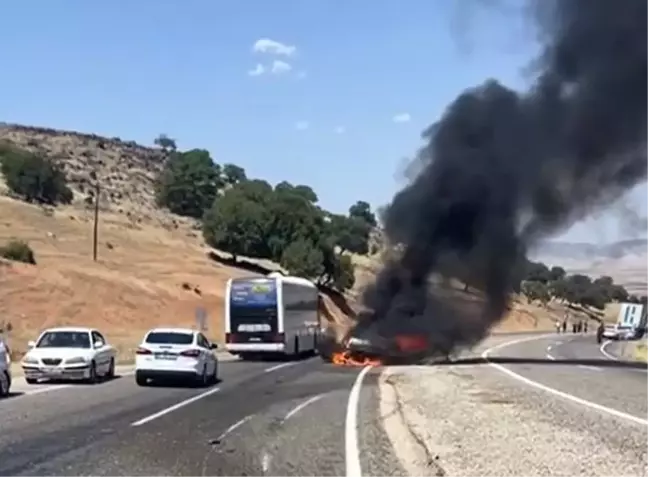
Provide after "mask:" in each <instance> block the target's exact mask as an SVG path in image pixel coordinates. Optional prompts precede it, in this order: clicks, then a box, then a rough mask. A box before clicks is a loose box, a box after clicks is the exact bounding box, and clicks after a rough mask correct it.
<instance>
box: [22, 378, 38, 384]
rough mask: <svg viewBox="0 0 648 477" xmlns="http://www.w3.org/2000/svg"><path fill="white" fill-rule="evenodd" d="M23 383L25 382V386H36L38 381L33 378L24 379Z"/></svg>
mask: <svg viewBox="0 0 648 477" xmlns="http://www.w3.org/2000/svg"><path fill="white" fill-rule="evenodd" d="M25 381H26V382H27V384H38V379H34V378H25Z"/></svg>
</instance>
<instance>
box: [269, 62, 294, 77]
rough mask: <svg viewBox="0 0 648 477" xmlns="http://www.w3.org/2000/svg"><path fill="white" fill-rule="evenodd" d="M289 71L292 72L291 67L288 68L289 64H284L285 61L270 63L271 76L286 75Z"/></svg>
mask: <svg viewBox="0 0 648 477" xmlns="http://www.w3.org/2000/svg"><path fill="white" fill-rule="evenodd" d="M290 70H292V66H290V64H288V63H286V62H285V61H281V60H274V61H273V62H272V69H271V71H272V74H275V75H281V74H284V73H288V72H289V71H290Z"/></svg>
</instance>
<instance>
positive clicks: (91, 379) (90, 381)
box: [86, 361, 97, 384]
mask: <svg viewBox="0 0 648 477" xmlns="http://www.w3.org/2000/svg"><path fill="white" fill-rule="evenodd" d="M86 382H87V383H88V384H95V383H96V382H97V365H96V364H95V362H94V361H93V362H92V363H90V375H89V376H88V379H86Z"/></svg>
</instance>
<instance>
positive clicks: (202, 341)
mask: <svg viewBox="0 0 648 477" xmlns="http://www.w3.org/2000/svg"><path fill="white" fill-rule="evenodd" d="M198 346H200V348H201V351H202V353H203V355H204V356H205V363H206V364H207V374H210V375H211V374H212V373H213V372H214V367H215V366H216V363H215V360H214V353H213V352H212V350H211V347H210V346H209V340H208V339H207V338H205V335H203V334H202V333H198Z"/></svg>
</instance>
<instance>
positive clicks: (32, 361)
mask: <svg viewBox="0 0 648 477" xmlns="http://www.w3.org/2000/svg"><path fill="white" fill-rule="evenodd" d="M22 362H23V363H24V364H38V360H37V359H36V358H34V357H33V356H25V357H24V358H23V360H22Z"/></svg>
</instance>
